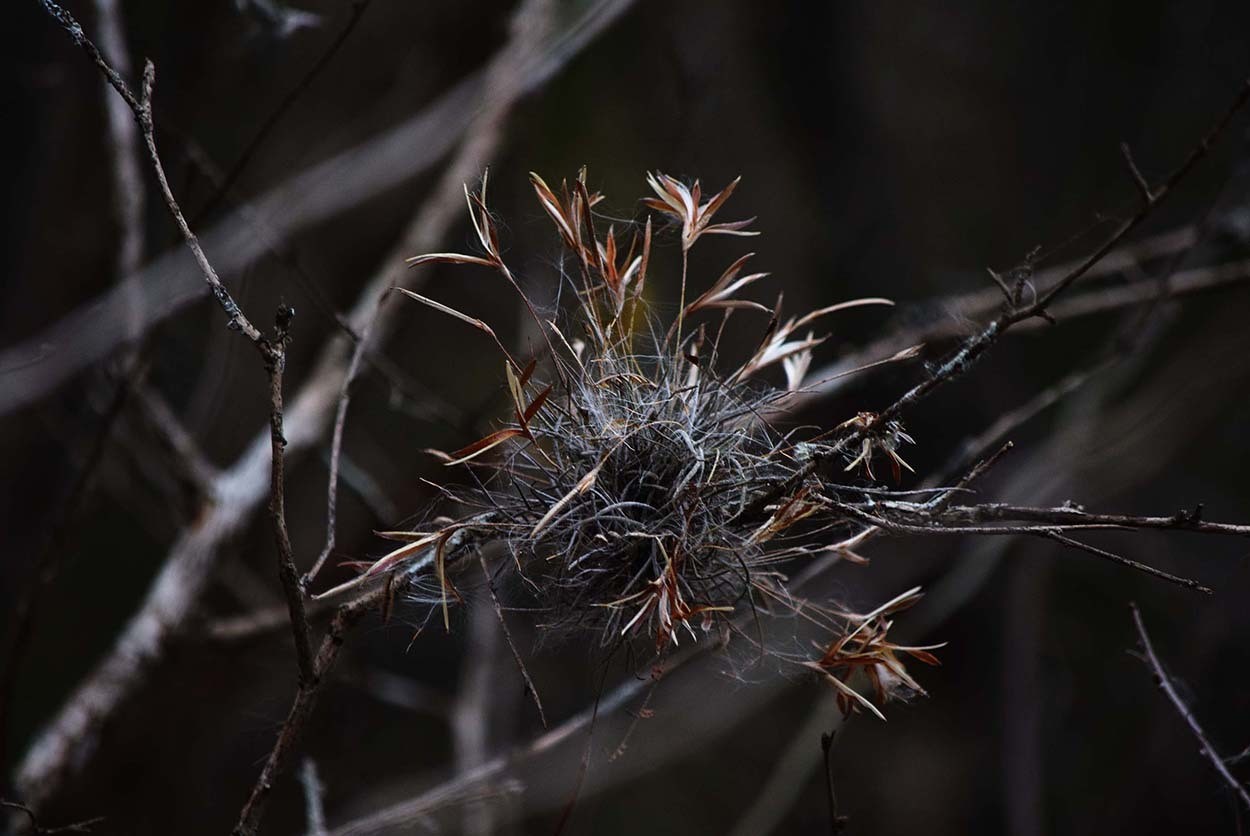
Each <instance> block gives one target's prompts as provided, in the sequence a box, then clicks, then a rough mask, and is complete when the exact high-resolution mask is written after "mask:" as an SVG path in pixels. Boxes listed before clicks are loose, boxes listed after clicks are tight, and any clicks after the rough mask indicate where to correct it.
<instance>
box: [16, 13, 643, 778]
mask: <svg viewBox="0 0 1250 836" xmlns="http://www.w3.org/2000/svg"><path fill="white" fill-rule="evenodd" d="M626 7H627V3H623V2H620V0H610V1H609V2H601V3H597V4H595V5H593V6H591V7H590V8H589V10H588V11H586V12H584V13H583V14H582V15H581V16H580V17H578V18H576V19H575V20H574V21H573V23H572V24H571V26H570V27H569V29H567V30H565V31H563V32H562V33H560V35H558V36H556V38H555V39H554V40H553V41H549V40H547V39H546V38H545V37H542V36H543V35H544V34H545V33H544V32H542V31H537V32H535V31H532V30H527V28H526V27H525V26H524V25H521V26H518V27H517V29H516V32H517V35H516V36H515V37H514V39H513V40H512V41H510V42H509V43H508V44H507V45H506V46H505V47H504V48H503V49H502V50H501V51H500V52H499V53H498V55H497V56H496V57H495V58H494V59H493V61H492V64H491V66H490V67H489V68H488V69H487V70H486V73H485V79H486V80H487V81H489V83H490V84H491V85H493V86H491V87H490V88H489V89H490V91H491V92H490V93H489V94H488V95H486V96H484V97H483V102H484V106H483V109H481V110H479V111H478V112H477V113H476V114H475V115H474V117H473V119H472V121H471V123H470V125H469V127H468V129H467V131H468V132H467V135H466V139H465V141H464V143H463V145H462V147H461V150H460V151H459V152H458V154H457V157H456V159H455V160H454V161H453V162H452V163H451V164H450V165H449V166H447V168H446V169H445V171H444V173H443V176H442V177H441V178H440V181H439V185H438V186H437V187H436V188H435V190H434V191H433V192H432V193H431V195H430V197H428V198H427V200H426V201H425V203H424V204H423V205H422V207H421V209H420V210H419V211H418V213H417V215H416V216H415V217H414V219H413V222H412V223H411V224H410V226H409V227H408V229H407V230H406V231H405V232H404V234H403V235H402V236H401V238H400V240H399V241H398V242H397V243H396V245H395V246H394V247H393V249H392V253H391V254H390V255H389V256H388V257H387V258H385V259H384V260H383V264H382V266H381V268H380V269H379V271H378V273H377V274H376V275H375V276H374V277H373V278H372V280H371V281H370V282H369V283H368V284H367V285H366V287H365V289H364V291H363V292H362V293H361V295H360V297H359V299H358V300H357V303H356V305H355V307H354V311H353V314H352V315H351V316H350V317H349V322H350V323H351V325H352V327H353V328H354V329H355V330H358V331H359V330H364V329H365V328H366V327H370V325H371V320H372V319H373V316H374V312H375V310H377V305H378V300H379V299H380V297H381V296H382V295H383V294H385V293H386V292H387V290H388V289H389V288H390V287H391V286H392V285H393V284H397V283H400V282H401V280H402V279H403V276H404V264H403V259H404V258H405V257H407V256H408V255H410V254H412V253H413V252H420V251H423V250H429V249H434V248H436V247H437V245H438V243H439V242H440V241H441V239H442V237H443V236H444V235H445V234H446V231H447V230H448V229H449V227H450V225H451V223H452V222H453V220H454V218H456V217H457V216H458V213H459V207H460V202H461V198H462V189H463V185H462V184H463V183H464V182H466V181H468V180H471V179H472V178H473V177H474V176H476V174H477V173H478V172H480V171H481V170H482V169H483V168H484V167H485V165H486V163H487V162H488V161H489V159H490V157H491V156H492V154H493V152H494V149H495V148H496V147H497V144H498V142H499V132H500V130H501V125H502V121H503V119H504V118H505V117H506V115H507V113H508V111H509V110H510V109H511V106H512V105H513V103H514V102H515V101H516V100H517V99H518V98H519V97H521V96H522V95H524V94H525V93H527V92H529V91H530V90H532V89H533V88H534V87H536V86H537V85H538V84H541V83H542V81H545V80H546V78H549V77H550V75H551V74H553V73H554V72H556V71H557V70H558V69H559V67H560V66H561V65H562V64H563V62H564V61H566V60H567V59H568V58H569V57H571V55H573V54H575V52H576V49H577V48H579V47H580V46H582V45H584V44H585V43H586V42H588V40H589V39H590V38H592V37H593V36H594V35H595V34H597V33H598V32H599V31H601V30H602V29H603V28H604V27H605V26H607V25H608V24H610V23H611V22H612V21H613V20H614V19H615V18H616V16H617V15H618V14H619V13H620V12H621V11H623V10H624V8H626ZM518 19H519V20H522V21H524V20H525V19H526V18H525V15H521V16H519V18H518ZM449 95H454V91H453V94H449ZM445 98H446V97H445ZM427 118H428V117H427ZM436 121H437V120H436ZM452 124H455V123H454V122H453V123H452ZM404 140H405V143H404V155H405V158H406V159H407V161H408V163H411V161H412V159H413V154H412V149H413V148H414V147H415V148H423V149H425V150H427V151H429V150H431V148H432V146H431V144H430V143H429V142H428V141H427V142H413V141H412V138H411V137H404ZM388 141H394V136H393V135H392V136H391V137H390V138H389V139H388ZM373 145H376V143H374V144H373ZM374 150H376V148H374ZM396 150H398V149H396ZM365 156H366V157H368V158H369V159H370V163H369V164H370V165H373V164H375V163H376V162H377V161H378V157H376V156H374V155H372V154H368V155H365ZM418 156H419V155H418ZM381 158H382V159H387V155H385V154H383V155H382V157H381ZM354 159H357V160H358V161H359V160H360V159H364V157H360V158H354ZM324 165H325V164H323V166H324ZM400 170H410V169H408V168H401V169H400ZM340 174H341V173H340ZM340 174H336V175H334V176H332V177H330V178H329V180H328V181H323V178H321V177H317V178H312V179H311V180H309V181H302V182H304V185H306V186H308V185H310V184H311V183H314V182H318V181H323V182H321V184H320V188H321V189H322V190H323V191H324V182H333V183H335V184H336V186H335V189H334V192H335V195H337V196H339V197H341V196H342V195H343V194H344V190H342V189H341V188H340V186H341V183H343V182H355V183H357V184H358V185H359V182H360V178H351V177H348V178H343V177H341V176H340ZM291 188H297V186H292V187H291ZM292 203H295V202H294V201H292ZM262 205H264V202H263V201H262ZM304 205H305V206H307V205H308V204H307V203H305V204H304ZM339 208H342V205H341V204H340V206H339ZM271 214H273V213H271ZM284 217H285V218H286V219H287V220H288V221H289V220H290V219H291V217H292V212H291V206H290V205H288V206H286V207H285V208H284ZM206 238H207V240H210V241H211V239H212V233H210V234H209V236H207V237H206ZM245 249H252V248H251V247H250V245H248V246H247V247H245ZM253 251H254V249H253ZM223 252H225V253H235V254H237V253H238V250H233V249H231V248H229V247H225V248H223ZM227 257H229V256H227ZM210 269H211V268H210ZM214 275H215V273H214ZM390 326H391V318H390V317H388V316H385V315H384V314H379V315H378V317H377V321H376V322H372V328H373V333H374V336H375V339H376V340H381V339H384V337H385V335H386V333H387V332H388V330H389V327H390ZM251 331H252V332H254V333H255V335H256V337H259V332H257V331H255V329H254V328H253V329H251ZM249 336H251V333H249ZM346 349H347V343H346V340H344V339H342V338H339V339H336V340H334V341H332V342H331V344H330V345H328V346H327V348H326V349H325V350H324V351H323V353H322V356H321V358H320V360H319V361H318V363H317V365H316V367H315V369H314V371H313V372H312V373H311V374H310V376H309V378H308V379H307V381H306V382H305V383H304V385H303V386H302V387H301V388H300V390H299V391H298V392H297V393H296V394H295V396H294V397H293V398H292V399H291V401H290V404H289V406H288V407H287V408H286V410H285V416H284V433H285V441H286V452H287V455H288V456H290V455H293V454H297V453H300V452H302V451H304V450H305V449H307V448H309V447H310V446H311V445H313V444H314V443H316V442H317V441H318V440H319V439H320V438H321V436H322V433H323V432H324V430H325V428H326V426H327V424H328V422H329V419H330V416H331V414H332V412H333V411H334V409H335V406H336V404H337V403H338V401H339V398H340V396H341V394H342V381H343V379H344V377H345V375H346V371H347V368H348V366H349V363H350V359H349V357H348V353H347V350H346ZM6 391H11V390H6ZM270 442H271V438H270V434H269V433H264V434H262V435H260V436H258V437H257V438H255V439H254V440H253V442H252V443H251V444H250V445H249V447H248V449H247V450H246V451H245V452H244V453H243V454H242V456H241V457H240V458H239V459H238V460H236V462H235V463H234V464H233V465H232V466H230V467H228V468H226V469H224V470H223V472H222V475H221V476H220V478H219V479H218V480H217V482H216V484H215V489H214V491H213V495H214V496H215V497H216V498H217V501H216V503H215V504H214V505H212V507H210V508H209V509H208V510H207V511H206V513H205V514H204V515H202V516H201V518H200V519H198V520H197V521H196V523H195V525H194V526H192V527H191V528H189V529H187V530H186V531H184V533H183V534H182V535H181V536H180V537H179V539H178V541H177V542H176V543H175V544H174V546H173V548H172V550H171V552H170V554H169V556H168V557H167V559H166V562H165V565H164V567H163V568H162V569H161V571H160V573H159V575H158V577H157V578H156V580H155V581H154V582H153V585H152V587H151V589H150V590H149V593H148V596H147V599H146V601H145V602H144V604H143V605H142V607H141V608H140V610H139V612H138V613H136V614H135V616H134V617H133V618H132V619H131V621H130V623H129V625H128V626H127V628H126V629H125V630H124V631H123V633H122V635H121V636H120V637H119V639H118V641H117V643H116V645H115V647H114V649H113V651H112V652H111V653H110V654H109V655H108V656H107V657H106V658H105V659H104V660H103V661H102V662H101V663H100V664H99V665H98V667H97V668H96V670H95V671H94V672H93V673H92V674H91V675H90V676H89V677H88V679H87V680H86V681H85V682H83V683H82V684H81V685H80V686H79V688H78V689H77V691H76V693H75V694H74V695H72V696H71V698H70V700H69V701H68V703H67V704H66V706H65V707H64V709H63V710H62V711H61V712H60V714H59V715H58V717H57V718H56V719H54V720H53V722H52V723H51V724H50V725H49V726H48V727H47V728H46V729H45V731H44V732H43V733H42V734H41V735H40V738H39V739H38V740H37V741H36V742H35V744H34V745H33V746H32V747H31V749H30V751H29V752H28V753H27V756H26V758H25V760H24V761H23V764H22V766H21V767H20V768H19V773H18V774H19V786H21V787H22V788H23V791H24V792H25V793H26V794H27V797H28V798H29V799H30V800H31V801H32V802H36V803H37V802H38V801H39V800H41V799H45V798H47V797H50V796H51V795H54V794H55V792H56V791H57V790H58V789H59V785H60V783H61V782H62V781H63V780H65V779H66V778H67V777H68V776H69V774H70V773H72V772H76V771H77V769H80V768H81V766H82V765H83V764H84V763H85V762H86V761H87V758H88V756H89V752H90V751H91V749H92V748H93V747H94V745H95V742H96V739H97V736H98V734H99V730H100V728H101V727H102V726H103V725H104V724H105V723H106V722H107V720H108V718H109V717H110V716H111V715H112V714H113V712H114V711H115V709H116V708H117V706H118V705H119V704H120V703H121V702H123V701H125V700H126V699H128V697H129V696H130V695H131V694H132V693H133V691H134V690H135V688H136V687H138V686H139V685H140V684H141V683H142V682H143V680H144V679H145V677H146V675H147V673H148V671H149V670H150V668H151V666H152V665H153V664H154V663H155V662H156V661H158V660H159V659H160V658H161V657H162V656H163V654H164V651H165V647H166V644H167V642H168V640H169V639H170V637H171V636H172V635H173V634H175V633H177V632H178V631H180V630H181V628H182V627H183V625H184V623H185V621H186V619H187V616H188V615H189V614H190V613H191V612H192V611H193V609H194V608H195V606H196V605H197V603H198V601H199V599H200V596H201V594H202V592H203V590H204V589H205V588H206V587H207V585H208V583H209V581H210V579H211V577H212V573H213V570H214V568H215V564H216V557H217V550H218V547H219V546H220V544H221V543H222V542H224V541H225V540H228V539H229V538H230V537H232V536H233V535H234V534H235V533H236V532H238V531H239V530H240V529H241V528H242V527H243V526H244V525H245V524H246V523H247V521H248V520H249V518H250V515H251V513H253V512H254V511H255V510H256V509H257V508H258V507H259V505H260V503H261V502H263V501H264V499H265V498H266V496H267V495H268V481H269V480H268V476H269V471H270V449H269V448H270ZM75 764H77V765H78V766H74V765H75Z"/></svg>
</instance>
